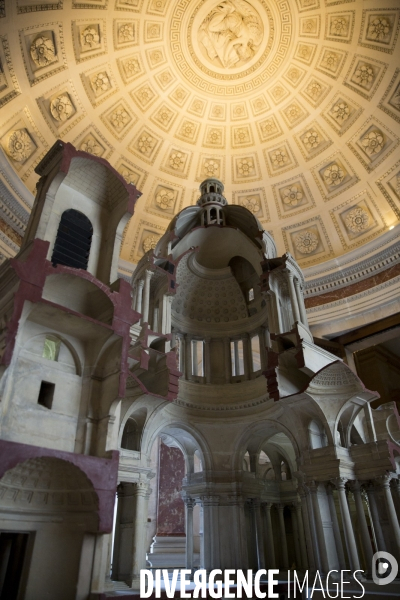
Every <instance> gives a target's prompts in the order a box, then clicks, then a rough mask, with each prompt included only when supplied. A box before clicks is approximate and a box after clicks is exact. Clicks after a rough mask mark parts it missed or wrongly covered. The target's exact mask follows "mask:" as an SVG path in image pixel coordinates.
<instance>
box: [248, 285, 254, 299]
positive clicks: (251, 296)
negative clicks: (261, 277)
mask: <svg viewBox="0 0 400 600" xmlns="http://www.w3.org/2000/svg"><path fill="white" fill-rule="evenodd" d="M252 300H254V288H251V289H250V290H249V302H251V301H252Z"/></svg>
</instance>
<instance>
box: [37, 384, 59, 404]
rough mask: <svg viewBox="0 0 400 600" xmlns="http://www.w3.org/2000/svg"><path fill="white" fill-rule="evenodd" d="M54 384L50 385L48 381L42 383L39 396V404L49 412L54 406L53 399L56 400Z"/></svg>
mask: <svg viewBox="0 0 400 600" xmlns="http://www.w3.org/2000/svg"><path fill="white" fill-rule="evenodd" d="M55 387H56V386H55V385H54V383H49V382H48V381H42V383H41V384H40V390H39V396H38V404H40V406H44V407H45V408H48V409H49V410H50V409H51V407H52V406H53V398H54V390H55Z"/></svg>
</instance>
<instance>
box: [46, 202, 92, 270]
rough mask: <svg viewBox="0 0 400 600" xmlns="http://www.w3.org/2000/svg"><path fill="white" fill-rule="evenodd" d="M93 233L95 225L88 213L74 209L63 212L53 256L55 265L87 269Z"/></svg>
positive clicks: (52, 260) (52, 259)
mask: <svg viewBox="0 0 400 600" xmlns="http://www.w3.org/2000/svg"><path fill="white" fill-rule="evenodd" d="M92 235H93V227H92V224H91V222H90V221H89V219H88V218H87V217H86V215H84V214H83V213H81V212H79V211H77V210H74V209H70V210H66V211H65V212H63V214H62V215H61V220H60V224H59V226H58V231H57V237H56V241H55V244H54V249H53V256H52V257H51V262H52V264H53V266H56V265H65V266H66V267H74V268H75V269H85V270H86V269H87V266H88V260H89V253H90V245H91V243H92Z"/></svg>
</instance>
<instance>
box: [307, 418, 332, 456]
mask: <svg viewBox="0 0 400 600" xmlns="http://www.w3.org/2000/svg"><path fill="white" fill-rule="evenodd" d="M308 436H309V441H310V448H312V449H313V450H314V449H315V448H324V447H325V446H327V445H328V438H327V436H326V433H325V431H324V428H323V427H322V425H321V424H320V423H318V422H317V421H316V420H315V419H314V420H312V421H311V422H310V424H309V426H308Z"/></svg>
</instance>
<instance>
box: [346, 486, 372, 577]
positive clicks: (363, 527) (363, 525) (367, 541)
mask: <svg viewBox="0 0 400 600" xmlns="http://www.w3.org/2000/svg"><path fill="white" fill-rule="evenodd" d="M349 487H350V489H351V491H352V492H353V496H354V501H355V503H356V511H357V519H358V524H359V527H360V533H361V540H362V548H363V551H364V558H365V563H366V569H365V570H366V571H367V572H368V573H369V572H370V571H371V566H372V556H373V552H372V546H371V538H370V537H369V531H368V525H367V520H366V518H365V512H364V505H363V501H362V497H361V486H360V484H359V483H358V481H350V482H349Z"/></svg>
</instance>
